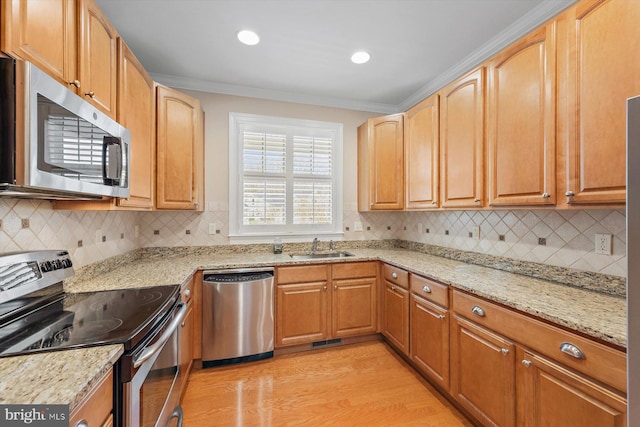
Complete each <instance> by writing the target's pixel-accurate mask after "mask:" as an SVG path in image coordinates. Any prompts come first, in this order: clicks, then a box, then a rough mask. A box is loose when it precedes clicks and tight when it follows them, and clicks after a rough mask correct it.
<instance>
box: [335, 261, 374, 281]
mask: <svg viewBox="0 0 640 427" xmlns="http://www.w3.org/2000/svg"><path fill="white" fill-rule="evenodd" d="M377 264H378V263H377V262H375V261H374V262H349V263H339V264H333V266H332V269H333V272H332V277H333V278H334V279H354V278H358V277H376V276H377V268H376V267H377Z"/></svg>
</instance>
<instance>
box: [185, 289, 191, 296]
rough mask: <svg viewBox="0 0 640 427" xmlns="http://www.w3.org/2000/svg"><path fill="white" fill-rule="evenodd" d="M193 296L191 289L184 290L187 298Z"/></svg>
mask: <svg viewBox="0 0 640 427" xmlns="http://www.w3.org/2000/svg"><path fill="white" fill-rule="evenodd" d="M190 296H191V289H185V290H184V297H185V298H189V297H190Z"/></svg>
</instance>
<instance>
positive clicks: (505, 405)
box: [451, 315, 516, 427]
mask: <svg viewBox="0 0 640 427" xmlns="http://www.w3.org/2000/svg"><path fill="white" fill-rule="evenodd" d="M515 363H516V354H515V345H514V344H513V343H512V342H511V341H509V340H508V339H506V338H504V337H502V336H500V335H497V334H495V333H493V332H492V331H490V330H488V329H484V328H482V327H480V326H478V325H476V324H474V323H472V322H469V321H467V320H465V319H463V318H462V317H460V316H458V315H454V316H453V318H452V322H451V394H452V395H453V397H454V398H455V399H456V400H457V401H458V402H459V403H460V404H461V405H462V406H463V407H464V408H465V409H466V410H467V411H469V413H470V414H471V415H473V416H474V417H475V418H476V419H478V420H479V421H480V422H481V423H482V424H483V425H485V426H502V427H509V426H515V425H516V398H515V392H516V384H515Z"/></svg>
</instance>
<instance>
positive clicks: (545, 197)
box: [542, 192, 551, 199]
mask: <svg viewBox="0 0 640 427" xmlns="http://www.w3.org/2000/svg"><path fill="white" fill-rule="evenodd" d="M549 197H551V194H549V193H546V192H545V193H542V198H543V199H548V198H549Z"/></svg>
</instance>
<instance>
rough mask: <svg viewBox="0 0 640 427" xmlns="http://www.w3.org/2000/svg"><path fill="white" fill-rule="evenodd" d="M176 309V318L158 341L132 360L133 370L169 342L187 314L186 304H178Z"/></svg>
mask: <svg viewBox="0 0 640 427" xmlns="http://www.w3.org/2000/svg"><path fill="white" fill-rule="evenodd" d="M178 307H179V309H178V310H179V311H178V314H177V315H176V317H174V318H173V320H172V321H171V323H170V324H169V326H168V327H167V329H165V331H164V332H163V333H162V335H161V336H160V338H158V341H156V342H155V343H153V345H151V346H149V347H147V348H145V349H144V351H143V352H142V353H140V356H138V357H136V358H135V359H134V360H133V367H134V368H138V367H140V365H142V364H143V363H144V362H146V361H147V360H149V359H150V358H151V357H152V356H153V355H154V354H156V353H157V352H159V351H160V350H161V349H162V347H163V346H164V344H165V343H166V342H167V341H169V338H171V335H173V333H174V332H175V331H176V329H178V326H179V325H180V322H182V319H184V316H185V314H187V304H186V303H184V302H181V303H180V304H178Z"/></svg>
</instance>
